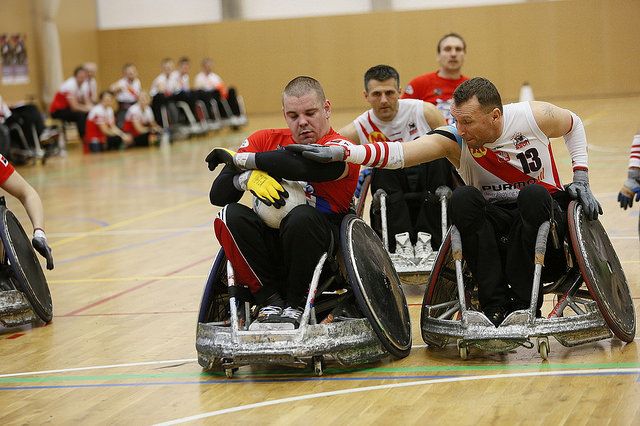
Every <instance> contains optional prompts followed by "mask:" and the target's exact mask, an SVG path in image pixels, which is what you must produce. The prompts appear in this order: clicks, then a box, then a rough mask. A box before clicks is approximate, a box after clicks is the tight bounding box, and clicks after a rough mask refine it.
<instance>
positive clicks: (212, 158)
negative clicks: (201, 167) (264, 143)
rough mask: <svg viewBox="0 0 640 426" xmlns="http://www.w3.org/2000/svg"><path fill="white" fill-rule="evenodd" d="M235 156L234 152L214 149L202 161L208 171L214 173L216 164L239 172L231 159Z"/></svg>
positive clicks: (218, 148)
mask: <svg viewBox="0 0 640 426" xmlns="http://www.w3.org/2000/svg"><path fill="white" fill-rule="evenodd" d="M235 156H236V152H235V151H231V150H230V149H227V148H220V147H216V148H213V150H212V151H211V152H210V153H209V155H207V158H205V160H204V161H206V163H207V165H208V166H209V170H211V171H214V170H215V168H216V167H218V164H220V163H224V164H227V165H230V166H232V167H234V168H235V169H237V170H238V171H240V169H239V168H238V167H237V166H236V164H235V163H234V161H233V159H234V157H235Z"/></svg>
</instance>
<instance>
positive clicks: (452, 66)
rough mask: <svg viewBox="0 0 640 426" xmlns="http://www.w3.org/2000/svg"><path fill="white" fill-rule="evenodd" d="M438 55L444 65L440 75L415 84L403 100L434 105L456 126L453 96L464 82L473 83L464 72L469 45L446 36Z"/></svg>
mask: <svg viewBox="0 0 640 426" xmlns="http://www.w3.org/2000/svg"><path fill="white" fill-rule="evenodd" d="M437 52H438V55H437V59H438V63H439V64H440V68H439V69H438V71H436V72H431V73H427V74H423V75H421V76H418V77H416V78H414V79H413V80H411V81H410V82H409V84H408V85H407V87H406V88H405V90H404V94H403V95H402V99H421V100H423V101H425V102H429V103H432V104H434V105H435V106H436V107H437V108H438V109H439V110H440V112H442V115H443V116H444V118H445V119H446V120H447V122H448V123H449V124H453V122H454V120H453V117H452V116H451V113H450V110H451V104H452V102H453V99H452V97H453V92H454V91H455V90H456V88H457V87H458V86H459V85H460V84H461V83H462V82H464V81H466V80H469V77H466V76H464V75H462V71H461V70H462V65H463V64H464V55H465V54H466V53H467V44H466V43H465V41H464V39H463V38H462V36H460V35H459V34H456V33H449V34H445V35H444V36H442V38H441V39H440V41H438V48H437Z"/></svg>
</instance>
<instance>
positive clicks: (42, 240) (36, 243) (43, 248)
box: [31, 229, 53, 270]
mask: <svg viewBox="0 0 640 426" xmlns="http://www.w3.org/2000/svg"><path fill="white" fill-rule="evenodd" d="M31 245H32V246H33V248H34V249H35V250H36V251H37V252H38V253H40V255H41V256H42V257H44V258H45V259H47V269H48V270H52V269H53V255H52V254H51V247H49V244H48V243H47V236H46V235H45V234H44V231H43V230H42V229H36V230H35V232H34V233H33V239H32V240H31Z"/></svg>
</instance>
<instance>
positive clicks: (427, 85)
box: [402, 72, 469, 105]
mask: <svg viewBox="0 0 640 426" xmlns="http://www.w3.org/2000/svg"><path fill="white" fill-rule="evenodd" d="M466 80H469V77H465V76H464V75H462V76H460V78H459V79H457V80H450V79H447V78H442V77H440V76H438V73H437V72H432V73H428V74H423V75H421V76H418V77H416V78H414V79H413V80H411V81H410V82H409V84H408V85H407V87H406V88H405V91H404V93H403V94H402V99H421V100H423V101H425V102H429V103H432V104H434V105H436V104H437V101H438V99H441V100H443V101H446V100H449V99H451V97H452V96H453V92H454V91H455V90H456V88H457V87H458V86H459V85H460V83H462V82H464V81H466Z"/></svg>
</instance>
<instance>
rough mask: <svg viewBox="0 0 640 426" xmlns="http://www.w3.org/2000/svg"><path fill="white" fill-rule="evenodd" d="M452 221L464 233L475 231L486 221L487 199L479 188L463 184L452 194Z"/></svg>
mask: <svg viewBox="0 0 640 426" xmlns="http://www.w3.org/2000/svg"><path fill="white" fill-rule="evenodd" d="M449 205H450V206H451V208H450V210H451V213H450V215H451V222H452V223H453V224H454V225H456V227H457V228H458V230H459V231H460V232H461V233H462V234H467V233H469V232H475V231H477V230H478V229H480V227H481V226H482V224H483V223H484V221H485V207H486V205H487V201H486V200H485V199H484V197H483V196H482V193H481V192H480V190H479V189H478V188H475V187H473V186H468V185H467V186H461V187H458V188H456V189H455V190H454V191H453V194H452V195H451V201H450V204H449Z"/></svg>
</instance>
